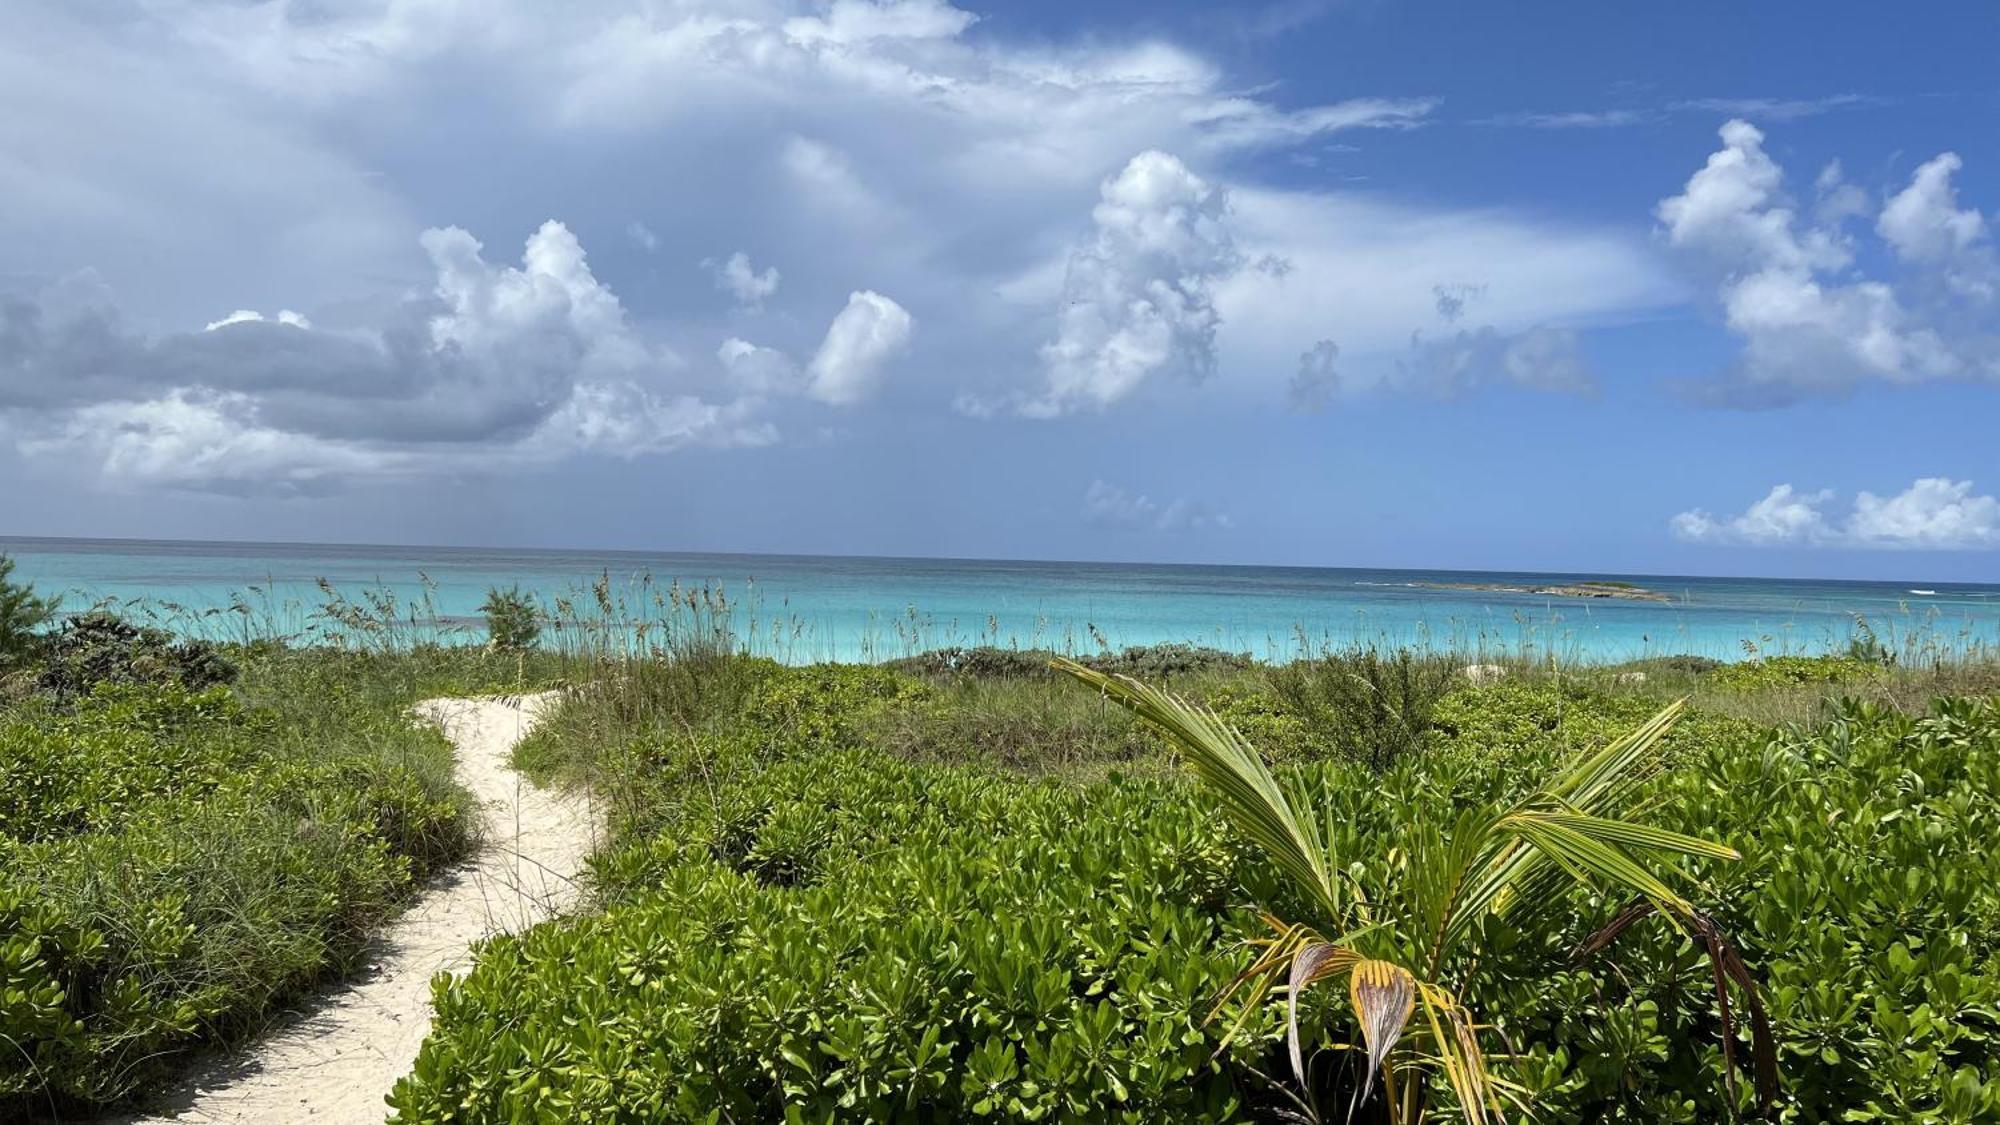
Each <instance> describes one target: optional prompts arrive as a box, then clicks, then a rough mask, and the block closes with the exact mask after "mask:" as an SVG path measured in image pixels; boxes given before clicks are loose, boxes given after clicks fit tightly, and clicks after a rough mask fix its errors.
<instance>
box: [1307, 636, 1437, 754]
mask: <svg viewBox="0 0 2000 1125" xmlns="http://www.w3.org/2000/svg"><path fill="white" fill-rule="evenodd" d="M1460 668H1461V665H1460V663H1459V662H1458V661H1455V660H1452V659H1451V658H1450V657H1447V656H1432V655H1426V654H1422V653H1415V652H1411V651H1410V650H1409V649H1398V650H1396V651H1395V652H1391V653H1384V652H1382V651H1381V650H1380V649H1377V648H1361V649H1355V650H1352V651H1350V652H1342V653H1327V654H1325V655H1319V656H1309V657H1305V658H1302V659H1299V660H1294V661H1291V662H1290V663H1287V664H1280V665H1277V666H1275V667H1273V668H1271V669H1270V672H1269V675H1270V678H1271V687H1272V690H1273V691H1274V692H1275V693H1276V695H1277V697H1278V702H1279V704H1280V705H1281V706H1282V707H1283V709H1284V710H1285V711H1286V712H1287V713H1289V714H1291V715H1295V716H1297V717H1298V718H1299V719H1300V720H1301V721H1302V722H1304V723H1305V724H1306V728H1307V731H1308V733H1309V734H1310V735H1311V737H1312V738H1313V740H1314V742H1315V743H1316V744H1317V745H1319V746H1321V747H1324V748H1326V749H1329V750H1332V751H1335V752H1337V753H1339V754H1342V755H1344V756H1346V757H1349V758H1353V759H1355V760H1357V761H1363V762H1366V763H1368V765H1369V766H1371V767H1373V768H1375V769H1378V770H1381V769H1387V768H1388V767H1389V766H1390V765H1391V764H1393V763H1394V762H1396V761H1398V760H1399V759H1401V758H1402V757H1404V756H1405V755H1408V754H1414V753H1416V752H1417V751H1419V750H1422V749H1423V748H1424V743H1425V740H1426V739H1427V738H1428V737H1429V735H1430V732H1431V729H1432V727H1433V725H1434V723H1435V718H1434V715H1435V712H1436V710H1437V705H1438V702H1439V701H1440V700H1442V699H1443V698H1444V696H1445V693H1446V692H1447V691H1449V690H1451V688H1452V686H1453V685H1454V684H1455V683H1456V682H1458V680H1459V679H1460Z"/></svg>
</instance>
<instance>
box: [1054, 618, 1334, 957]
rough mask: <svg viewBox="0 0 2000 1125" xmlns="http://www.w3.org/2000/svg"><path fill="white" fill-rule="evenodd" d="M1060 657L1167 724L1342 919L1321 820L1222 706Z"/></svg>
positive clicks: (1240, 823) (1280, 858) (1264, 842)
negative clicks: (1299, 805)
mask: <svg viewBox="0 0 2000 1125" xmlns="http://www.w3.org/2000/svg"><path fill="white" fill-rule="evenodd" d="M1052 664H1053V666H1054V667H1055V668H1056V669H1057V670H1058V671H1062V672H1066V673H1068V674H1069V675H1071V676H1074V677H1076V678H1077V679H1079V680H1082V681H1083V682H1084V683H1086V684H1089V685H1091V686H1092V687H1094V688H1096V689H1098V690H1099V691H1100V692H1102V693H1104V695H1105V696H1106V697H1108V698H1110V699H1112V700H1113V701H1115V702H1117V703H1119V704H1121V705H1122V706H1124V707H1125V708H1126V709H1128V710H1130V711H1131V712H1132V713H1133V714H1135V715H1138V716H1139V717H1140V718H1141V719H1144V720H1145V721H1147V722H1149V723H1151V724H1153V726H1155V727H1157V728H1159V730H1160V731H1161V732H1162V733H1163V734H1165V735H1166V736H1167V737H1168V738H1169V739H1171V740H1172V741H1173V743H1174V745H1175V746H1177V747H1178V748H1179V749H1180V750H1181V752H1182V753H1184V754H1185V755H1187V759H1188V762H1189V764H1190V765H1192V766H1193V767H1194V770H1195V772H1196V773H1197V774H1199V775H1200V776H1201V779H1202V780H1203V781H1204V782H1207V783H1208V787H1209V788H1210V789H1211V790H1212V791H1213V792H1214V793H1215V796H1216V797H1217V798H1218V799H1219V800H1220V801H1221V802H1222V812H1223V815H1224V816H1225V817H1227V818H1228V819H1229V822H1230V824H1231V825H1232V826H1234V827H1235V829H1236V830H1237V831H1238V832H1241V833H1242V834H1243V835H1244V836H1245V837H1246V838H1248V839H1249V840H1250V842H1251V843H1253V844H1255V845H1257V847H1258V848H1259V849H1261V850H1262V851H1263V852H1264V854H1265V855H1266V856H1268V857H1269V858H1270V860H1271V862H1272V863H1274V864H1276V865H1277V867H1278V868H1279V870H1281V871H1283V872H1284V873H1285V875H1286V876H1287V877H1289V878H1290V879H1292V880H1293V881H1295V882H1296V883H1298V885H1299V887H1300V888H1301V889H1302V890H1304V891H1305V892H1306V893H1307V894H1308V895H1310V896H1311V897H1312V899H1313V902H1314V904H1315V905H1317V906H1318V907H1320V908H1321V909H1322V910H1323V911H1325V914H1326V919H1327V920H1328V921H1338V920H1339V919H1340V891H1339V887H1338V885H1337V884H1336V883H1335V882H1334V879H1333V876H1332V874H1331V873H1330V871H1329V870H1328V864H1327V855H1326V843H1325V839H1324V837H1322V836H1321V835H1320V826H1319V822H1318V821H1317V820H1315V819H1314V818H1312V817H1309V816H1300V815H1299V814H1298V812H1297V811H1296V810H1295V809H1293V807H1292V803H1291V802H1290V801H1289V800H1287V799H1286V797H1285V792H1284V789H1283V788H1282V787H1280V786H1279V784H1278V779H1277V778H1276V777H1274V776H1272V774H1271V771H1270V768H1269V767H1267V766H1265V765H1264V759H1263V758H1261V757H1259V756H1258V755H1257V751H1256V750H1254V749H1252V748H1251V746H1250V744H1249V743H1248V742H1245V741H1244V740H1243V736H1242V735H1240V734H1238V733H1236V731H1235V730H1234V729H1232V728H1231V727H1230V726H1229V725H1228V724H1227V723H1224V722H1223V721H1222V720H1220V719H1218V718H1216V717H1215V714H1214V712H1211V711H1209V710H1207V709H1205V708H1202V707H1197V706H1195V705H1194V704H1191V703H1189V702H1187V701H1186V700H1184V699H1181V698H1180V697H1179V696H1176V695H1172V694H1170V693H1168V692H1164V691H1161V690H1160V689H1158V688H1155V687H1151V686H1148V685H1146V684H1142V683H1140V682H1139V681H1137V680H1134V679H1131V678H1130V677H1126V676H1114V675H1108V674H1106V673H1104V672H1099V671H1097V670H1095V669H1092V668H1086V667H1084V666H1083V665H1081V664H1078V663H1076V662H1075V661H1073V660H1065V659H1063V658H1061V657H1057V658H1056V659H1055V660H1054V661H1053V662H1052Z"/></svg>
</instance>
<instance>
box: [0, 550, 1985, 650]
mask: <svg viewBox="0 0 2000 1125" xmlns="http://www.w3.org/2000/svg"><path fill="white" fill-rule="evenodd" d="M0 553H5V554H10V555H12V556H14V558H15V560H16V562H17V564H18V569H17V577H19V578H25V579H27V580H29V581H32V582H34V583H35V584H36V585H37V587H38V588H40V589H42V590H44V591H59V592H61V593H62V594H63V596H64V604H65V606H68V607H80V606H87V605H89V604H91V603H94V602H98V601H102V600H104V599H117V600H120V601H123V602H128V603H139V604H140V605H141V606H143V607H144V610H145V611H147V612H151V613H153V614H155V615H157V616H161V617H164V618H167V619H169V620H171V621H173V622H176V623H179V624H181V625H183V626H184V627H185V626H188V625H190V623H192V624H193V626H194V627H200V628H207V629H212V630H214V631H217V632H226V631H228V629H229V628H231V627H232V623H233V622H234V621H236V620H237V619H238V615H237V614H233V613H228V612H223V613H207V615H206V616H203V614H204V613H205V611H215V610H222V609H225V607H228V606H229V605H231V603H232V599H235V600H238V601H245V602H247V603H249V604H250V605H251V606H253V607H255V616H256V617H257V619H258V620H259V621H260V622H262V623H263V625H262V626H261V627H263V628H267V629H268V628H276V629H278V630H279V631H283V632H293V633H302V632H305V631H307V630H309V629H311V628H313V627H314V626H315V624H317V623H320V622H321V621H322V620H323V619H322V617H321V615H320V613H319V611H320V607H321V606H322V604H323V603H324V602H325V601H326V594H325V592H324V590H323V589H322V587H321V585H320V583H321V582H322V581H323V582H325V583H326V584H328V585H330V586H331V587H332V588H333V589H334V590H336V591H339V592H340V593H341V594H343V595H345V596H348V597H350V598H358V597H360V596H361V595H362V594H363V592H364V591H368V590H382V591H387V592H389V593H391V594H393V596H394V597H395V598H397V599H398V600H400V601H402V602H405V603H408V602H413V601H417V600H420V599H424V598H426V597H428V599H429V600H430V604H432V605H434V607H435V609H436V611H437V613H438V614H440V615H442V616H443V617H444V618H445V619H446V620H448V621H456V622H467V623H469V622H475V621H476V619H477V611H478V605H479V602H480V601H481V599H482V598H483V597H484V596H485V593H486V591H487V589H488V587H490V586H495V585H500V586H506V585H512V584H519V585H520V586H521V587H522V588H523V589H524V590H528V591H531V592H533V593H535V594H536V595H537V596H538V597H540V598H542V599H543V600H544V601H545V602H552V601H553V600H554V599H556V598H558V597H567V598H571V599H572V600H578V601H580V602H583V603H588V602H589V601H590V600H591V599H589V598H588V597H587V596H581V595H584V594H585V591H586V590H587V587H588V585H589V584H590V583H591V582H592V581H593V580H596V579H598V578H600V577H601V576H607V575H608V577H609V581H610V585H611V588H612V590H613V592H614V594H618V595H620V596H622V597H623V598H624V600H625V601H626V602H627V603H628V606H637V605H641V603H645V602H647V601H649V600H650V595H649V594H647V593H645V592H644V591H643V590H642V588H641V587H640V585H639V584H640V583H641V582H642V581H643V580H644V579H646V578H647V577H648V576H650V579H651V580H652V581H653V582H654V583H655V587H654V588H655V589H657V588H659V587H664V586H666V585H667V584H669V583H670V582H673V581H676V580H678V581H679V582H680V583H682V584H683V585H701V584H706V583H720V584H721V585H722V587H723V588H724V590H725V591H726V592H727V594H728V596H729V600H730V602H731V604H732V605H733V606H735V607H736V608H735V609H734V611H733V615H732V620H733V623H734V625H735V627H736V628H737V629H738V630H739V631H742V632H745V633H748V634H751V635H753V636H754V642H753V643H754V647H756V648H757V649H759V650H760V651H763V652H766V653H768V654H769V655H773V656H776V657H778V658H780V659H785V660H792V661H807V660H816V659H883V658H887V657H891V656H898V655H903V654H905V653H907V652H910V651H914V650H917V649H921V648H930V647H937V646H941V645H947V644H973V643H999V644H1015V645H1020V646H1023V647H1028V646H1047V647H1054V648H1059V649H1071V650H1086V651H1088V650H1094V649H1095V648H1096V647H1097V646H1098V645H1099V644H1100V643H1108V644H1111V645H1114V646H1123V645H1128V644H1145V643H1152V642H1158V641H1190V642H1196V643H1201V644H1209V645H1215V646H1218V647H1222V648H1228V649H1232V650H1237V651H1246V652H1251V653H1254V654H1256V655H1258V656H1261V657H1269V656H1273V655H1282V654H1286V653H1289V652H1291V651H1293V650H1294V649H1295V648H1296V646H1297V643H1298V638H1299V636H1300V635H1301V634H1302V633H1303V635H1305V636H1307V637H1309V638H1311V640H1312V641H1313V642H1314V643H1332V644H1336V645H1345V644H1352V643H1371V642H1372V643H1387V644H1396V645H1402V644H1411V645H1424V646H1429V647H1432V648H1438V649H1451V650H1455V651H1461V652H1468V653H1470V652H1481V651H1483V652H1488V653H1519V652H1522V651H1527V652H1531V653H1535V654H1544V653H1554V654H1556V655H1558V656H1561V657H1565V658H1573V659H1585V660H1624V659H1632V658H1637V657H1641V656H1649V655H1662V654H1668V653H1681V652H1687V653H1698V654H1702V655H1707V656H1715V657H1721V658H1724V659H1729V658H1741V657H1743V656H1744V655H1745V654H1746V652H1748V651H1749V649H1747V648H1746V644H1748V645H1752V646H1755V647H1756V649H1757V650H1758V651H1762V652H1776V651H1787V652H1801V651H1803V652H1819V651H1825V650H1827V649H1830V648H1838V647H1844V646H1845V645H1846V644H1847V641H1848V638H1849V637H1850V636H1851V635H1852V632H1853V629H1854V627H1855V626H1854V622H1855V619H1856V618H1857V616H1858V617H1860V618H1862V619H1865V620H1866V621H1867V622H1868V623H1869V624H1870V626H1871V627H1873V628H1874V629H1875V630H1876V631H1877V632H1878V633H1879V634H1881V636H1882V637H1883V639H1884V640H1885V641H1886V642H1888V643H1890V644H1891V645H1892V647H1903V646H1906V645H1917V644H1925V643H1929V644H1934V645H1942V646H1945V647H1948V648H1950V649H1953V650H1955V651H1965V650H1967V649H1970V648H1973V647H1976V646H1985V647H1990V646H1994V645H1996V644H2000V585H1971V584H1966V583H1936V584H1929V583H1923V582H1901V583H1891V582H1848V581H1822V580H1778V579H1753V578H1688V577H1671V576H1659V575H1602V574H1584V573H1576V574H1518V573H1500V572H1470V571H1419V570H1357V569H1322V568H1305V567H1247V566H1181V565H1157V564H1131V563H1065V562H1004V561H974V560H956V559H882V558H834V557H810V556H789V555H718V554H672V553H659V554H653V553H638V552H612V551H553V550H500V549H488V548H439V547H364V546H327V545H295V544H264V543H256V544H250V543H180V542H149V541H130V540H78V539H8V538H4V537H0ZM1586 578H1617V579H1623V580H1626V581H1631V582H1636V583H1638V584H1640V585H1643V586H1646V587H1648V588H1651V589H1654V590H1659V591H1661V592H1663V593H1666V594H1669V595H1671V596H1672V598H1673V601H1672V602H1671V603H1670V604H1660V603H1651V602H1627V601H1605V600H1588V601H1585V600H1577V599H1569V598H1550V597H1536V596H1532V595H1519V594H1507V593H1498V592H1492V591H1466V590H1440V589H1430V588H1426V587H1424V586H1422V585H1420V584H1421V583H1426V582H1474V583H1511V584H1524V585H1525V584H1535V583H1549V582H1554V581H1573V580H1577V579H1586ZM1925 591H1928V592H1925Z"/></svg>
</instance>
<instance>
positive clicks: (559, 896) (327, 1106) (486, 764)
mask: <svg viewBox="0 0 2000 1125" xmlns="http://www.w3.org/2000/svg"><path fill="white" fill-rule="evenodd" d="M550 701H551V696H550V695H548V694H542V695H530V696H518V697H513V698H509V699H432V700H428V701H426V702H424V703H421V704H419V705H418V706H417V713H418V714H419V715H420V716H422V717H424V718H426V719H429V720H430V721H432V722H435V723H437V724H438V726H439V727H440V728H441V729H443V731H444V733H445V735H446V736H447V737H448V738H450V739H451V741H452V745H453V746H454V747H455V748H456V749H457V752H458V773H459V778H460V780H462V781H463V782H464V783H465V786H466V788H468V789H470V790H472V792H473V793H474V794H476V795H477V796H478V798H479V801H480V803H481V805H482V806H484V808H485V810H486V824H485V829H486V831H485V837H484V843H483V845H482V846H481V848H480V850H479V853H478V854H477V855H476V856H475V857H474V858H473V860H472V862H471V863H470V864H468V865H466V866H464V867H461V868H459V869H458V870H457V871H455V872H453V873H452V874H451V875H449V876H448V877H446V878H445V879H444V880H443V881H441V882H439V883H438V884H436V885H435V886H433V887H432V888H431V889H430V890H428V891H427V892H426V893H425V894H424V896H423V897H422V898H421V899H419V900H418V901H417V902H416V903H415V904H414V905H413V906H411V908H410V910H409V911H408V913H406V914H404V915H403V916H402V917H400V918H399V919H397V920H396V922H395V923H394V924H392V925H391V926H390V927H389V928H388V929H387V931H386V932H385V933H384V934H383V935H382V940H381V942H380V945H379V946H378V948H377V950H376V952H375V957H374V961H373V963H372V965H371V967H370V969H369V970H368V971H367V972H365V973H364V974H363V975H362V976H361V978H360V979H358V980H356V981H354V982H352V983H351V984H348V985H346V986H344V987H342V988H340V989H338V990H336V991H334V992H332V993H331V994H329V995H327V996H324V997H321V998H320V999H319V1000H317V1001H315V1002H314V1004H313V1005H312V1006H311V1008H310V1009H309V1010H308V1011H306V1012H304V1013H301V1014H300V1015H299V1016H298V1017H297V1018H296V1019H295V1020H292V1021H291V1022H288V1023H286V1024H284V1025H283V1026H281V1027H280V1028H279V1029H277V1030H275V1031H273V1032H272V1033H271V1034H270V1035H267V1036H266V1037H265V1038H263V1039H261V1040H259V1041H258V1042H256V1043H254V1044H252V1045H251V1046H250V1047H249V1048H248V1049H247V1050H246V1051H245V1052H244V1053H243V1054H241V1055H240V1056H236V1057H231V1058H227V1059H223V1060H221V1061H220V1062H219V1063H218V1064H216V1065H214V1066H212V1067H211V1068H210V1069H208V1070H207V1071H205V1072H204V1073H201V1074H198V1075H197V1076H196V1077H195V1078H194V1079H192V1080H191V1081H189V1082H188V1083H186V1084H185V1085H184V1086H183V1087H182V1088H180V1089H179V1090H178V1091H175V1092H173V1093H171V1094H169V1095H167V1096H166V1097H165V1098H163V1099H161V1102H160V1105H161V1107H162V1108H161V1109H160V1111H159V1115H158V1116H151V1117H140V1118H131V1119H128V1120H129V1121H130V1122H132V1123H134V1125H144V1123H152V1122H166V1121H178V1122H242V1123H245V1125H249V1123H253V1122H255V1123H261V1125H282V1123H284V1122H292V1121H310V1122H316V1123H317V1122H329V1123H338V1125H347V1123H349V1122H353V1123H356V1125H359V1123H362V1122H367V1123H369V1125H381V1122H382V1121H383V1119H384V1118H386V1117H387V1116H388V1107H387V1106H386V1105H385V1104H384V1102H383V1098H385V1097H386V1096H387V1095H388V1093H389V1090H390V1088H391V1087H393V1086H394V1085H395V1084H396V1080H397V1079H399V1078H401V1077H402V1076H403V1075H404V1074H406V1073H408V1072H409V1069H410V1066H411V1064H412V1063H413V1062H415V1060H416V1057H417V1048H418V1047H420V1046H421V1045H422V1044H423V1040H424V1035H425V1033H426V1032H427V1031H428V1030H429V1027H430V1017H431V1005H430V981H431V977H432V975H433V974H436V973H438V972H441V971H449V972H453V973H463V972H464V971H466V969H468V968H469V967H470V962H471V959H472V958H471V953H470V950H469V949H467V946H469V945H471V944H472V943H473V942H475V941H477V940H479V939H480V938H483V937H487V936H489V935H491V934H495V933H500V932H503V931H512V930H519V929H524V928H526V927H528V926H532V925H534V924H535V923H536V922H539V921H542V920H543V919H545V918H548V917H550V916H551V915H553V914H555V913H556V912H557V911H560V910H562V909H564V908H565V907H566V906H568V905H569V904H570V903H572V902H574V901H575V898H576V894H577V886H576V883H575V879H576V876H577V874H578V873H579V872H580V871H581V870H582V869H583V860H584V857H585V856H587V855H589V854H590V851H591V848H592V845H593V844H594V843H595V832H596V826H597V820H596V818H595V817H594V816H593V815H592V814H591V812H590V810H589V808H588V806H587V804H586V803H585V802H584V801H582V800H580V799H578V798H575V797H572V796H569V795H565V794H560V793H556V792H551V791H548V790H543V789H538V788H536V787H534V786H533V785H532V784H530V783H529V782H527V781H526V780H524V779H523V778H522V777H521V776H520V775H519V774H517V773H515V772H514V771H513V770H511V769H509V768H507V757H508V754H509V752H510V751H512V749H513V748H514V744H515V743H516V742H519V741H520V740H521V737H522V736H523V735H525V734H526V733H527V732H528V729H529V728H530V727H531V726H533V724H534V722H535V718H536V716H537V715H538V714H539V713H540V711H541V709H542V708H543V707H545V706H547V705H549V704H550Z"/></svg>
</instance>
